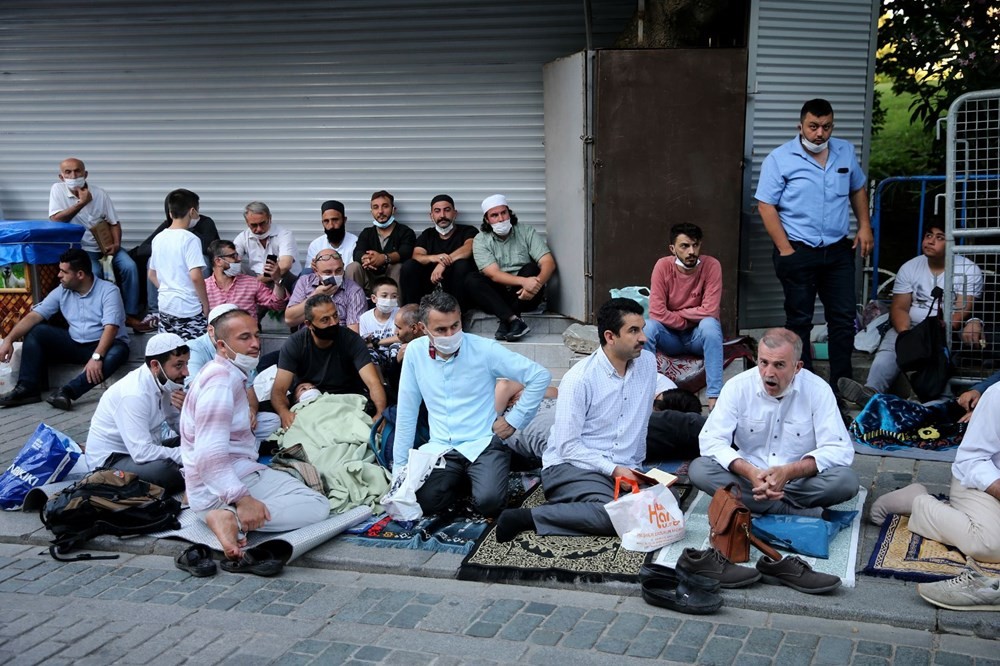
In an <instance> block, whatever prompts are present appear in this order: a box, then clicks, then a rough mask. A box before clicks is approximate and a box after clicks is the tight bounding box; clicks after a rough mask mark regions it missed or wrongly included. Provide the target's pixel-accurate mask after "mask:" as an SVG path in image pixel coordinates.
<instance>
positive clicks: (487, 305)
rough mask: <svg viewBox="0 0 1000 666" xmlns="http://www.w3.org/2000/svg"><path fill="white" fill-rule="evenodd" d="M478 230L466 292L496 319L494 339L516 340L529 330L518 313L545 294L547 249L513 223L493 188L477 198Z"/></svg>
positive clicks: (550, 269) (551, 263) (551, 264)
mask: <svg viewBox="0 0 1000 666" xmlns="http://www.w3.org/2000/svg"><path fill="white" fill-rule="evenodd" d="M482 208H483V226H482V227H481V231H482V232H483V233H481V234H479V235H477V236H476V238H475V240H474V241H473V244H472V256H473V258H474V259H475V261H476V266H478V267H479V272H478V273H472V274H471V275H469V277H468V279H467V280H466V286H465V288H466V293H468V294H469V296H470V297H471V298H472V299H473V300H475V301H476V304H477V305H478V306H479V307H480V308H482V309H483V310H484V311H485V312H488V313H490V314H493V315H496V317H497V319H499V320H500V325H499V326H498V327H497V332H496V334H495V335H494V336H493V337H495V338H496V339H497V340H507V341H513V340H520V339H521V338H523V337H524V336H525V334H527V333H528V331H529V330H530V329H529V328H528V324H526V323H525V321H524V320H523V319H521V313H522V312H531V311H532V310H534V309H536V308H537V307H538V306H539V305H541V303H542V300H543V299H544V298H545V283H546V282H548V281H549V279H550V278H551V277H552V275H553V274H554V273H555V272H556V261H555V259H553V257H552V251H551V250H550V249H549V246H548V245H546V244H545V241H544V240H542V237H541V236H539V235H538V234H537V233H536V232H535V230H534V228H532V227H530V226H525V227H519V226H517V215H515V214H514V211H512V210H511V209H510V208H509V207H508V206H507V198H506V197H505V196H504V195H502V194H494V195H493V196H490V197H486V198H485V199H484V200H483V204H482Z"/></svg>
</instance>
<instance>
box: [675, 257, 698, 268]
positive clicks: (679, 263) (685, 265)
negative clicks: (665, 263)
mask: <svg viewBox="0 0 1000 666" xmlns="http://www.w3.org/2000/svg"><path fill="white" fill-rule="evenodd" d="M674 263H675V264H677V265H678V266H680V267H681V268H683V269H685V270H689V269H688V267H687V264H685V263H684V262H683V261H681V260H680V258H678V257H674ZM694 265H695V267H696V268H697V267H698V266H700V265H701V258H699V259H698V261H696V262H695V264H694Z"/></svg>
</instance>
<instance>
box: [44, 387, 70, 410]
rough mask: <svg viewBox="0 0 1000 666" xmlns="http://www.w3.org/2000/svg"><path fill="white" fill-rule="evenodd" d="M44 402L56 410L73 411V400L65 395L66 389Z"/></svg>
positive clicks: (60, 390)
mask: <svg viewBox="0 0 1000 666" xmlns="http://www.w3.org/2000/svg"><path fill="white" fill-rule="evenodd" d="M45 402H47V403H49V404H50V405H52V406H53V407H55V408H56V409H62V410H65V411H69V410H71V409H73V400H72V399H70V397H69V396H68V395H66V389H59V390H58V391H56V392H55V393H53V394H52V395H50V396H49V397H47V398H46V399H45Z"/></svg>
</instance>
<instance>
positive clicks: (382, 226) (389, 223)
mask: <svg viewBox="0 0 1000 666" xmlns="http://www.w3.org/2000/svg"><path fill="white" fill-rule="evenodd" d="M395 221H396V217H395V216H394V215H391V216H389V219H388V220H386V221H385V222H379V221H378V220H372V224H374V225H375V226H376V227H378V228H379V229H388V228H389V227H390V226H392V223H393V222H395Z"/></svg>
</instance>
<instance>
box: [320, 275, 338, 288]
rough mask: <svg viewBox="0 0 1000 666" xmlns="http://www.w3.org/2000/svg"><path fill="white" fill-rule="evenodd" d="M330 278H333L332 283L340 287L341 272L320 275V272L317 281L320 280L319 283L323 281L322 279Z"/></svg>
mask: <svg viewBox="0 0 1000 666" xmlns="http://www.w3.org/2000/svg"><path fill="white" fill-rule="evenodd" d="M330 278H333V283H334V284H335V285H337V287H338V288H339V287H341V286H342V285H343V284H344V275H343V274H340V275H322V274H321V275H320V276H319V281H320V283H323V282H324V281H326V280H329V279H330Z"/></svg>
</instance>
